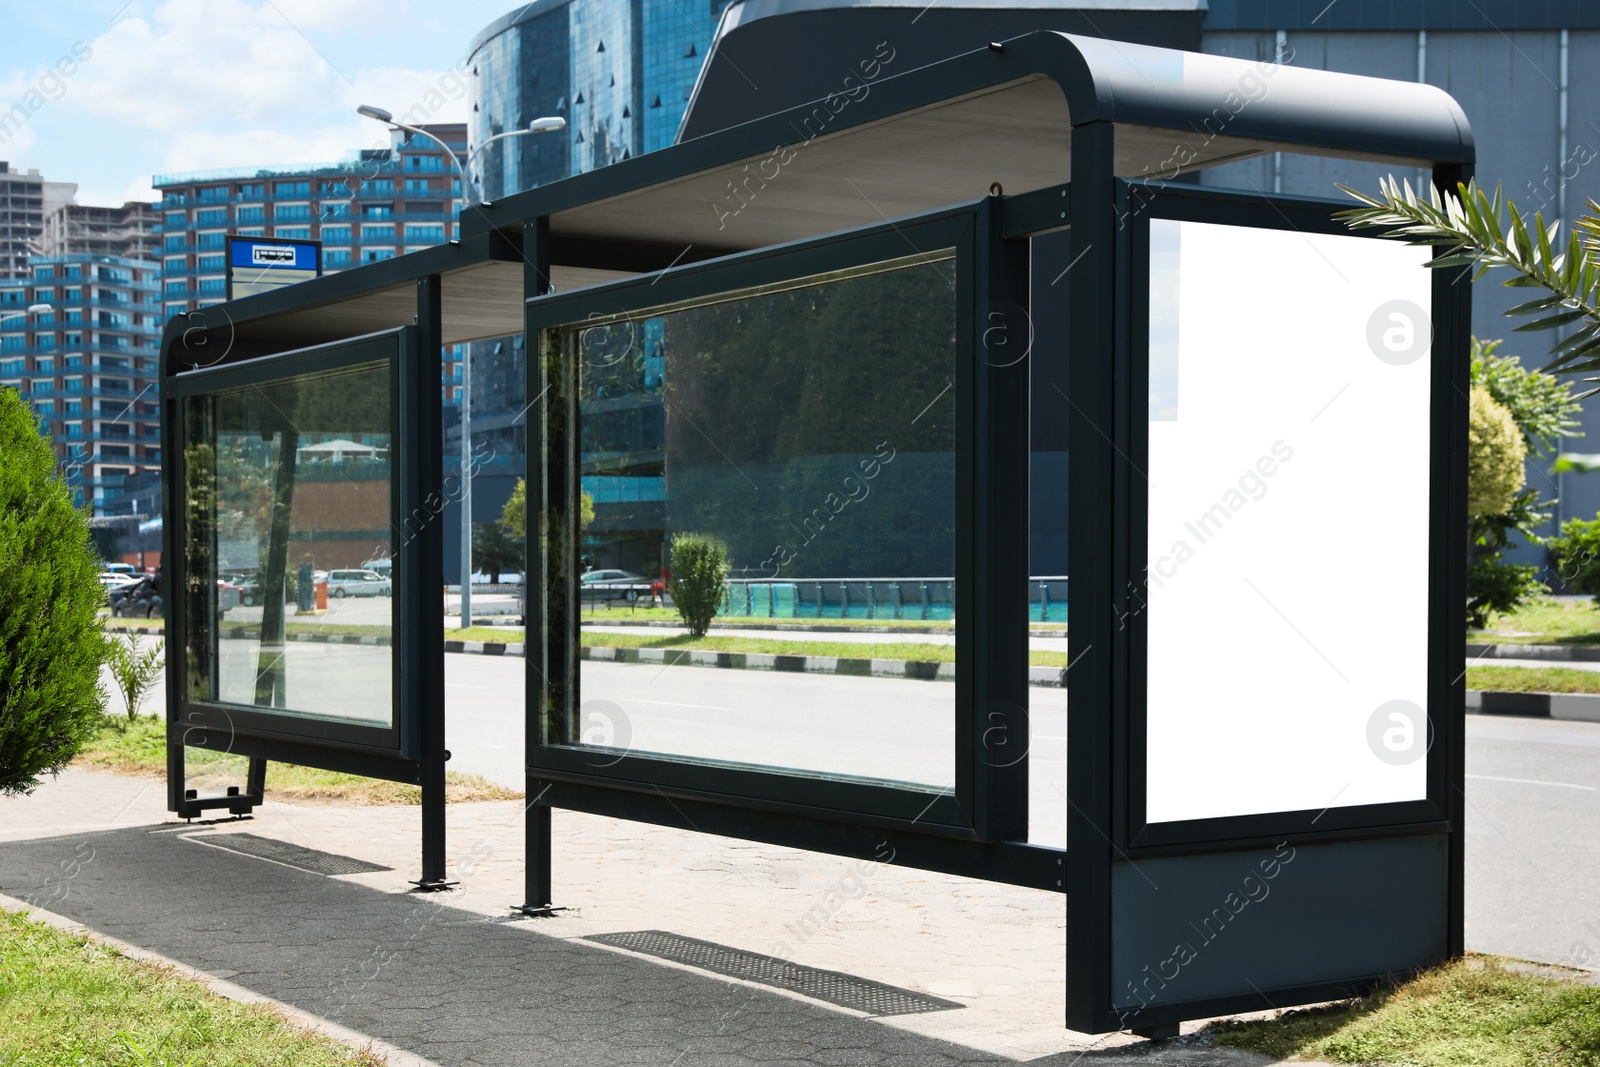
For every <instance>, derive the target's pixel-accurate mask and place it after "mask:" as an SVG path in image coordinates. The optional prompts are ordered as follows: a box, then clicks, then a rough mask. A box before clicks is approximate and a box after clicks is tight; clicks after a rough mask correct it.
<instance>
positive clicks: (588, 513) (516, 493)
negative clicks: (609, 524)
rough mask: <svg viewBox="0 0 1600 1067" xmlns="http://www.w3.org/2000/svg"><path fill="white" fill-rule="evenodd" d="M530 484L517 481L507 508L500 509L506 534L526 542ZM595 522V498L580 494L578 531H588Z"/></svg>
mask: <svg viewBox="0 0 1600 1067" xmlns="http://www.w3.org/2000/svg"><path fill="white" fill-rule="evenodd" d="M527 512H528V483H527V482H526V481H524V480H523V479H521V478H518V479H517V487H516V488H515V489H513V490H512V491H511V499H510V500H507V501H506V506H505V507H504V508H501V509H500V523H501V525H502V526H504V527H505V530H506V533H508V534H509V535H511V536H512V537H514V538H516V539H517V540H518V541H522V540H525V539H526V538H527V536H528V527H527V522H528V515H527ZM593 521H594V497H592V496H590V495H589V494H588V493H585V492H581V491H580V492H579V493H578V529H579V531H580V532H581V531H583V530H587V529H588V528H589V524H590V523H591V522H593Z"/></svg>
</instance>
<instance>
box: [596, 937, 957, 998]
mask: <svg viewBox="0 0 1600 1067" xmlns="http://www.w3.org/2000/svg"><path fill="white" fill-rule="evenodd" d="M584 940H586V941H598V942H599V943H600V944H602V945H610V946H611V947H613V948H623V949H627V950H628V951H630V952H639V953H643V954H644V955H646V956H655V957H657V958H659V959H664V960H672V961H673V962H675V963H686V964H688V965H689V966H691V967H698V968H700V969H701V970H703V971H711V972H712V973H714V974H723V975H727V976H728V977H730V978H742V979H744V980H746V981H749V982H760V983H761V984H762V985H770V986H776V987H777V988H779V989H788V990H791V991H792V992H795V993H799V994H801V995H803V996H807V997H811V998H812V999H813V1000H821V1001H824V1002H826V1003H828V1004H834V1005H837V1006H839V1007H841V1008H849V1009H851V1010H852V1011H859V1012H864V1013H865V1014H867V1015H920V1014H922V1013H924V1012H930V1011H948V1010H949V1009H951V1008H960V1007H964V1005H962V1004H958V1003H956V1002H955V1001H953V1000H941V999H940V998H938V997H930V996H928V995H927V994H925V993H914V992H912V991H911V990H909V989H900V988H898V987H896V986H892V985H884V984H883V983H882V982H872V981H868V980H867V979H865V978H857V977H856V976H855V975H851V974H841V973H840V972H838V971H824V970H821V969H819V968H816V967H802V966H801V965H799V964H797V963H790V962H789V961H788V960H782V959H779V958H777V957H776V956H762V955H759V954H757V953H754V952H745V951H744V950H743V949H737V948H729V947H728V946H726V945H718V944H714V943H712V942H710V941H699V940H696V939H695V938H692V937H680V936H679V935H677V934H669V933H666V932H664V931H661V930H635V931H629V932H627V933H619V934H593V935H591V936H589V937H587V938H585V939H584Z"/></svg>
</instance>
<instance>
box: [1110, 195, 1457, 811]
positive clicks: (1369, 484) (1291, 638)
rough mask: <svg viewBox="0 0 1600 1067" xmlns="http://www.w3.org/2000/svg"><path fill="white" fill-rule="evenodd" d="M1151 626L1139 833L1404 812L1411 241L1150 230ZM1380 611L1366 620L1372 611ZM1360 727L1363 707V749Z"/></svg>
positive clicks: (1412, 490)
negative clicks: (1394, 729) (1395, 350)
mask: <svg viewBox="0 0 1600 1067" xmlns="http://www.w3.org/2000/svg"><path fill="white" fill-rule="evenodd" d="M1150 242H1151V255H1150V262H1151V272H1152V276H1151V279H1150V323H1149V326H1150V349H1151V351H1150V360H1151V366H1150V393H1149V420H1150V421H1149V447H1150V451H1149V462H1148V466H1147V468H1146V471H1145V473H1146V475H1147V478H1148V484H1149V501H1150V514H1149V528H1148V537H1149V556H1148V559H1147V561H1146V564H1147V569H1146V572H1145V576H1144V577H1145V580H1144V582H1143V583H1142V588H1141V589H1140V590H1139V592H1140V593H1141V594H1142V602H1140V601H1139V600H1138V599H1136V600H1135V601H1134V603H1132V604H1131V605H1130V625H1135V626H1140V625H1142V626H1144V627H1145V633H1146V636H1147V648H1148V665H1147V683H1146V691H1147V697H1146V699H1147V705H1148V741H1147V745H1148V754H1147V764H1146V767H1147V774H1148V785H1147V793H1146V804H1147V806H1148V812H1147V814H1148V818H1149V819H1150V821H1152V822H1165V821H1172V820H1181V819H1199V818H1210V817H1226V816H1236V815H1253V814H1260V813H1267V812H1280V811H1308V810H1309V811H1312V812H1317V811H1323V810H1326V809H1327V808H1329V807H1344V806H1348V805H1356V804H1372V803H1387V802H1394V801H1405V800H1415V799H1420V798H1422V797H1423V796H1425V794H1426V784H1427V775H1426V760H1424V759H1423V758H1422V757H1423V755H1424V753H1425V749H1426V728H1425V726H1423V727H1422V728H1421V729H1420V730H1418V731H1417V734H1416V737H1415V738H1414V740H1415V742H1416V743H1415V747H1414V748H1413V749H1411V750H1409V751H1408V752H1406V753H1403V754H1400V756H1401V758H1396V757H1397V754H1396V753H1393V752H1389V751H1387V750H1384V749H1382V747H1381V740H1382V737H1383V736H1384V733H1383V728H1386V727H1387V726H1388V721H1387V719H1386V718H1385V716H1387V714H1388V713H1387V712H1381V714H1380V709H1383V708H1385V707H1386V706H1387V705H1389V703H1390V702H1393V701H1404V702H1407V704H1406V706H1408V707H1414V708H1416V709H1417V711H1418V713H1419V714H1420V712H1421V709H1423V708H1425V707H1426V706H1427V662H1428V660H1427V653H1428V625H1427V622H1428V620H1427V612H1428V538H1429V528H1430V527H1429V512H1428V507H1429V485H1428V469H1429V467H1428V457H1429V455H1430V451H1431V446H1430V441H1429V403H1430V399H1429V398H1430V392H1429V390H1430V377H1429V357H1428V354H1427V351H1426V349H1427V344H1428V341H1427V338H1428V328H1427V323H1426V321H1422V322H1420V323H1415V324H1414V325H1415V326H1416V337H1417V339H1418V345H1419V347H1418V349H1417V350H1416V352H1415V354H1414V356H1413V357H1410V358H1408V359H1407V360H1406V361H1405V362H1403V363H1399V362H1396V361H1395V360H1394V359H1393V358H1391V357H1390V355H1389V353H1387V352H1384V351H1383V350H1382V349H1381V346H1378V345H1376V344H1375V343H1374V341H1373V340H1372V330H1373V326H1372V324H1373V323H1374V322H1377V323H1379V324H1380V326H1381V325H1383V324H1385V323H1386V322H1387V320H1386V319H1385V318H1384V316H1385V315H1387V314H1388V313H1389V312H1388V309H1392V308H1394V307H1396V306H1399V305H1402V304H1403V305H1404V306H1406V307H1408V308H1412V309H1414V312H1415V315H1416V316H1419V317H1421V318H1423V319H1424V320H1425V318H1426V312H1425V311H1424V309H1425V308H1427V307H1428V306H1429V305H1430V302H1431V300H1430V285H1431V278H1430V273H1431V272H1430V271H1428V270H1427V269H1426V268H1425V267H1424V266H1423V263H1424V261H1425V260H1426V259H1427V258H1428V252H1427V250H1425V249H1419V248H1410V247H1407V246H1402V245H1398V244H1395V243H1393V242H1389V241H1380V240H1372V239H1370V238H1362V237H1353V236H1346V235H1341V234H1320V233H1301V232H1297V231H1294V230H1273V229H1251V228H1246V227H1240V226H1222V225H1215V224H1211V223H1199V222H1175V221H1170V220H1162V219H1157V220H1153V221H1152V222H1151V223H1150ZM1376 604H1381V605H1382V608H1381V610H1379V611H1376V612H1374V611H1373V606H1374V605H1376ZM1374 716H1379V728H1378V729H1377V731H1376V733H1377V737H1378V739H1379V740H1378V741H1374V733H1373V726H1372V724H1373V722H1374Z"/></svg>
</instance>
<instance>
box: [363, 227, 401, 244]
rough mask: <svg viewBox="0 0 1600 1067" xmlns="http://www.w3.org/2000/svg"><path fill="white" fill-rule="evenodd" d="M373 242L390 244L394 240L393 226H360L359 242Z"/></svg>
mask: <svg viewBox="0 0 1600 1067" xmlns="http://www.w3.org/2000/svg"><path fill="white" fill-rule="evenodd" d="M373 242H383V243H386V244H392V243H393V242H394V226H393V225H392V224H391V225H387V226H363V227H361V243H362V244H370V243H373Z"/></svg>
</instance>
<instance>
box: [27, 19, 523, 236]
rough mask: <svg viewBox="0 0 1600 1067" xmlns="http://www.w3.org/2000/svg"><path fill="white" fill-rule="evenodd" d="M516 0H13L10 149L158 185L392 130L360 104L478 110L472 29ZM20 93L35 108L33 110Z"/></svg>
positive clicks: (127, 181)
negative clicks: (161, 178)
mask: <svg viewBox="0 0 1600 1067" xmlns="http://www.w3.org/2000/svg"><path fill="white" fill-rule="evenodd" d="M518 6H520V5H518V4H516V3H513V2H508V0H449V2H448V3H441V2H438V0H432V2H424V0H131V2H130V0H51V2H49V3H38V2H36V0H0V160H4V161H7V162H9V163H10V164H11V165H12V167H13V169H21V170H24V171H26V170H28V169H30V168H37V169H38V170H39V172H40V173H41V174H43V175H44V177H45V178H47V179H48V180H51V181H64V182H76V183H78V198H77V199H78V203H80V204H121V203H123V202H124V201H126V200H154V199H157V196H156V194H155V193H154V191H153V190H152V188H151V185H150V179H151V176H152V175H154V174H169V173H175V172H183V171H193V170H210V169H213V168H218V167H240V166H251V165H258V164H284V163H323V162H335V161H338V160H341V159H343V158H345V156H346V155H347V154H349V153H350V152H351V151H353V150H355V149H357V148H382V147H386V146H387V145H388V134H387V132H386V127H384V126H383V125H381V124H380V123H377V122H374V121H373V120H371V119H364V118H361V117H359V116H358V115H357V114H356V113H355V109H356V106H357V105H358V104H375V105H377V106H378V107H383V108H387V109H388V110H390V111H392V112H394V113H395V114H402V113H404V112H408V111H410V110H411V109H412V108H413V107H414V106H416V105H418V104H424V105H425V106H427V107H428V108H429V110H430V111H432V112H433V114H432V117H431V119H430V121H436V122H465V121H466V120H467V117H468V112H469V111H470V109H471V106H472V105H471V101H470V99H469V98H468V83H467V80H466V77H465V75H466V74H468V73H470V67H469V66H468V65H467V63H466V58H467V56H466V53H467V48H468V46H469V45H470V43H471V41H472V38H473V37H474V36H475V35H476V34H477V33H478V32H479V31H480V30H482V29H483V28H484V27H485V26H487V25H488V24H489V23H490V22H492V21H494V20H495V19H496V18H498V17H500V16H501V15H503V14H506V13H507V12H510V11H513V10H515V9H516V8H517V7H518ZM19 106H20V110H18V108H19Z"/></svg>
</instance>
